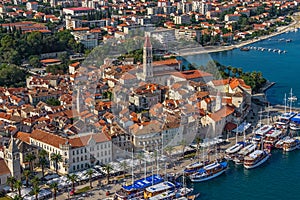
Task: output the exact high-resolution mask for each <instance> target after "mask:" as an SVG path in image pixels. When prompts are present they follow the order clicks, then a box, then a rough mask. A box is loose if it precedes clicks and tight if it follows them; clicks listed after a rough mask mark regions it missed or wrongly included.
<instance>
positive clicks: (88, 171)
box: [86, 169, 94, 188]
mask: <svg viewBox="0 0 300 200" xmlns="http://www.w3.org/2000/svg"><path fill="white" fill-rule="evenodd" d="M93 174H94V171H93V170H92V169H89V170H87V172H86V175H88V176H89V182H90V188H93V186H92V175H93Z"/></svg>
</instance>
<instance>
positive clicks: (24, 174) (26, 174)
mask: <svg viewBox="0 0 300 200" xmlns="http://www.w3.org/2000/svg"><path fill="white" fill-rule="evenodd" d="M30 175H31V171H29V170H24V172H23V176H24V177H25V181H26V187H28V183H29V177H30Z"/></svg>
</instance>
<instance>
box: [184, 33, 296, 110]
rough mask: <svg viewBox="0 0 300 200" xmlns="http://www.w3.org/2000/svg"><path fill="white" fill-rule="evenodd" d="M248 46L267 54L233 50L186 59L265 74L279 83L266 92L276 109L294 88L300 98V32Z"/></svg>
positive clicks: (257, 51) (196, 62) (270, 79)
mask: <svg viewBox="0 0 300 200" xmlns="http://www.w3.org/2000/svg"><path fill="white" fill-rule="evenodd" d="M289 39H290V40H291V41H290V42H287V41H286V40H289ZM247 46H252V47H257V48H258V47H262V48H265V50H264V51H261V50H253V49H251V50H250V51H241V50H240V49H234V50H232V51H225V52H218V53H211V54H209V55H208V54H201V55H193V56H187V57H185V59H186V60H187V61H188V62H189V63H193V64H196V66H199V65H205V64H206V63H207V62H208V61H209V60H212V59H213V60H216V61H218V62H220V63H221V64H223V65H226V66H233V67H236V68H242V69H243V71H244V72H246V71H260V72H262V74H263V76H264V77H265V78H267V79H268V80H269V81H270V82H276V84H275V85H274V86H273V87H272V88H270V89H269V90H268V91H267V99H268V101H269V102H270V103H271V104H273V105H276V104H284V100H283V99H284V93H286V94H287V96H289V92H290V89H291V88H293V94H294V95H295V96H298V97H300V84H299V83H300V77H299V73H300V64H299V55H300V53H299V52H300V31H297V32H289V33H284V34H281V35H278V36H275V37H273V38H270V39H266V40H263V41H260V42H256V43H253V44H250V45H247ZM247 46H246V47H247ZM269 49H270V51H269ZM274 49H276V50H277V49H279V50H282V51H283V50H285V51H286V53H278V52H273V50H274ZM293 106H295V107H300V101H298V102H295V103H294V105H293Z"/></svg>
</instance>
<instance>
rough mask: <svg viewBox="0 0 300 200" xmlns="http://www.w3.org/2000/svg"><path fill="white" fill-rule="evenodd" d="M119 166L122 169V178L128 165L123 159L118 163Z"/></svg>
mask: <svg viewBox="0 0 300 200" xmlns="http://www.w3.org/2000/svg"><path fill="white" fill-rule="evenodd" d="M120 167H121V168H122V171H123V178H125V174H126V171H127V168H128V165H127V163H126V162H125V161H123V162H121V163H120Z"/></svg>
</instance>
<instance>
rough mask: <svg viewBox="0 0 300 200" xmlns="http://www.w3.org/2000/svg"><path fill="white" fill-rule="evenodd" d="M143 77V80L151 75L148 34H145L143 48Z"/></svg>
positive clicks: (150, 50)
mask: <svg viewBox="0 0 300 200" xmlns="http://www.w3.org/2000/svg"><path fill="white" fill-rule="evenodd" d="M143 77H144V79H145V80H149V78H152V77H153V66H152V45H151V41H150V38H149V36H148V35H146V38H145V43H144V48H143Z"/></svg>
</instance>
